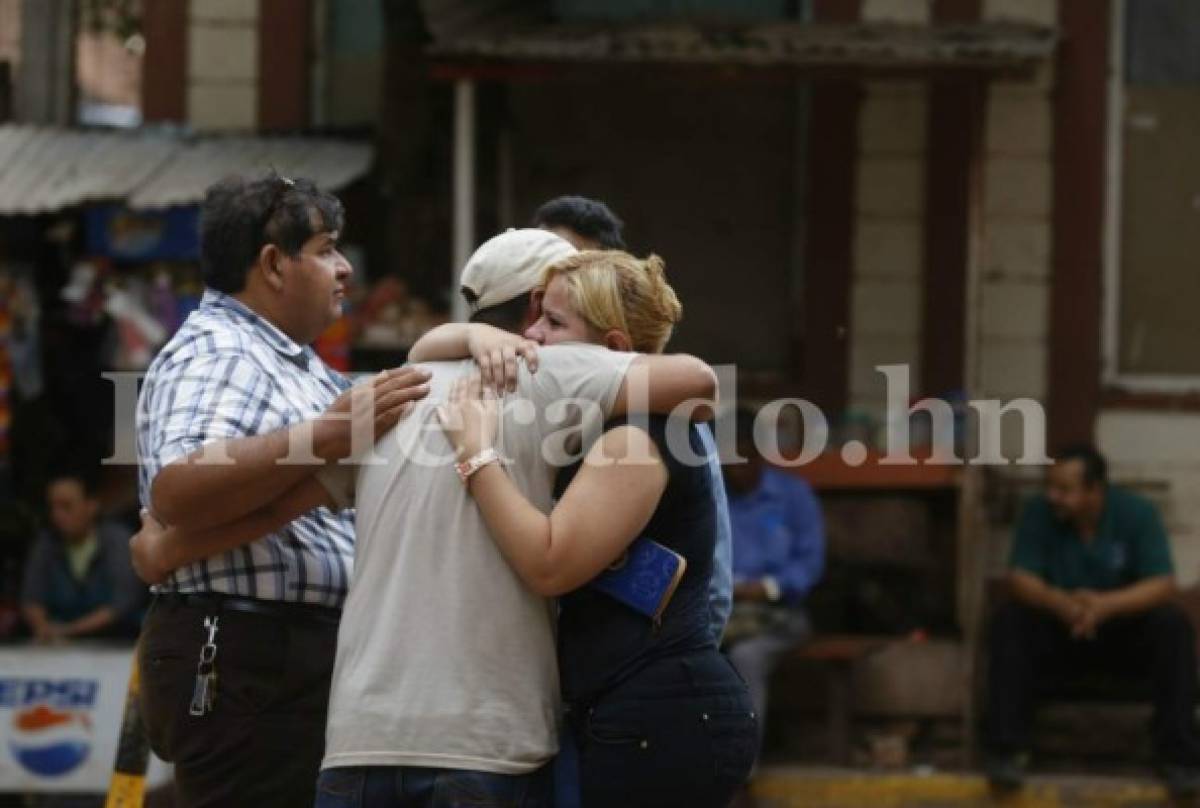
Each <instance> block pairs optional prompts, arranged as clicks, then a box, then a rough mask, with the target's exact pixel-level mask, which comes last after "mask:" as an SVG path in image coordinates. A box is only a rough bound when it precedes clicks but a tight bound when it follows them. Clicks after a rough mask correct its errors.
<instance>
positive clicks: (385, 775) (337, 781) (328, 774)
mask: <svg viewBox="0 0 1200 808" xmlns="http://www.w3.org/2000/svg"><path fill="white" fill-rule="evenodd" d="M552 791H553V782H552V778H551V769H550V767H549V766H544V767H542V768H541V769H538V770H537V771H535V772H531V773H530V774H519V775H512V774H493V773H491V772H479V771H466V770H460V769H423V768H416V767H412V766H348V767H345V768H334V769H324V770H322V772H321V776H320V777H319V778H317V803H316V808H466V807H467V806H471V808H551V806H552V805H553V799H552Z"/></svg>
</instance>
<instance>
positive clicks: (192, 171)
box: [0, 124, 372, 215]
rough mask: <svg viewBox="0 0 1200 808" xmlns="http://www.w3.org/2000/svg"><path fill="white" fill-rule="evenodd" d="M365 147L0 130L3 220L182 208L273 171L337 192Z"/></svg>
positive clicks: (363, 159)
mask: <svg viewBox="0 0 1200 808" xmlns="http://www.w3.org/2000/svg"><path fill="white" fill-rule="evenodd" d="M371 160H372V149H371V146H370V145H369V144H366V143H359V142H353V141H346V140H335V139H328V138H300V137H293V138H280V137H271V138H255V137H212V138H188V137H183V136H179V135H172V134H168V133H165V132H154V131H144V130H143V131H138V130H135V131H131V132H114V131H95V130H80V129H59V128H53V127H40V126H22V125H12V124H10V125H5V126H0V215H13V214H34V213H47V212H51V211H55V210H60V209H62V208H65V207H70V206H72V205H79V204H83V203H86V202H92V201H99V200H125V201H126V202H127V204H129V205H130V206H131V207H134V208H161V207H168V206H170V205H186V204H193V203H196V202H199V201H200V200H201V199H203V198H204V189H205V188H207V187H208V186H209V185H210V184H212V183H213V182H215V181H216V180H218V179H220V178H221V177H224V176H227V175H229V174H254V173H261V172H263V171H267V170H269V169H272V168H273V169H275V170H277V171H279V172H280V173H282V174H285V175H290V176H298V177H308V178H310V179H312V180H313V181H315V182H316V183H317V184H318V185H320V186H321V187H322V188H327V189H329V190H337V189H339V188H343V187H345V186H346V185H348V184H350V183H351V182H353V181H354V180H355V179H357V178H359V177H361V176H363V175H364V174H366V173H367V171H368V170H369V169H370V166H371Z"/></svg>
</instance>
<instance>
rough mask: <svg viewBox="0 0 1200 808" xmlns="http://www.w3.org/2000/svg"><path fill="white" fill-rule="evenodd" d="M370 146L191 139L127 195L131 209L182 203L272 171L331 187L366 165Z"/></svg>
mask: <svg viewBox="0 0 1200 808" xmlns="http://www.w3.org/2000/svg"><path fill="white" fill-rule="evenodd" d="M371 159H372V149H371V146H370V145H369V144H366V143H356V142H352V141H346V140H327V139H316V138H253V137H227V138H215V139H212V140H201V141H197V142H195V143H191V144H189V145H188V147H187V148H184V149H181V150H180V151H179V152H177V153H176V154H175V155H174V156H173V157H172V159H171V160H169V161H168V162H167V163H166V164H165V165H164V166H163V167H162V168H161V169H160V170H159V171H157V172H156V173H155V174H154V175H153V176H152V177H151V178H150V179H149V181H147V182H146V183H145V184H143V185H142V186H141V187H139V188H138V189H137V190H136V191H134V192H133V193H132V194H131V195H130V196H129V202H128V204H129V206H130V207H132V208H162V207H167V206H170V205H184V204H188V203H192V202H198V201H200V200H201V199H203V198H204V189H205V188H207V187H208V186H209V185H211V184H212V183H213V182H215V181H217V180H219V179H221V177H224V176H228V175H229V174H261V173H263V172H265V171H270V170H272V169H273V170H275V171H278V172H279V173H280V174H283V175H284V176H289V177H307V178H308V179H310V180H312V181H313V182H315V183H316V184H317V185H318V186H320V187H321V188H325V189H328V190H331V191H336V190H338V189H339V188H344V187H346V186H347V185H349V184H350V183H351V182H353V181H354V180H356V179H358V178H359V177H361V176H363V175H364V174H366V173H367V171H368V170H369V169H370V167H371Z"/></svg>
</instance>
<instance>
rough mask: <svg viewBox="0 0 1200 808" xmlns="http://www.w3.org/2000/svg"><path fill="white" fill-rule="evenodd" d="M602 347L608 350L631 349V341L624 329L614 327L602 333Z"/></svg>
mask: <svg viewBox="0 0 1200 808" xmlns="http://www.w3.org/2000/svg"><path fill="white" fill-rule="evenodd" d="M604 347H605V348H608V349H609V350H610V351H632V350H633V342H632V341H631V340H630V339H629V335H628V334H626V333H625V332H624V331H622V330H620V329H619V328H614V329H612V330H611V331H609V332H608V333H607V334H605V335H604Z"/></svg>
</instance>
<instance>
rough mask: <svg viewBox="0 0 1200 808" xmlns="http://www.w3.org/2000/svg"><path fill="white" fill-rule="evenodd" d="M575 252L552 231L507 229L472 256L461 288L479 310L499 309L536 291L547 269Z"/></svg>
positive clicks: (468, 261) (465, 270) (484, 244)
mask: <svg viewBox="0 0 1200 808" xmlns="http://www.w3.org/2000/svg"><path fill="white" fill-rule="evenodd" d="M576 252H578V250H576V249H575V248H574V247H572V246H571V244H570V242H568V241H567V240H566V239H563V238H560V237H559V236H556V235H555V234H554V233H551V232H550V231H549V230H540V229H537V228H524V229H521V230H511V229H510V230H505V231H504V232H503V233H501V234H500V235H498V236H495V237H493V238H490V239H488V240H487V241H485V242H484V243H483V244H481V245H480V246H479V249H477V250H476V251H475V252H474V253H472V255H471V257H470V258H469V259H468V260H467V265H466V266H465V267H463V271H462V280H461V282H460V286H461V287H462V288H463V289H464V290H466V291H468V292H470V293H471V296H472V297H473V298H474V299H475V304H474V307H475V309H476V310H479V309H487V308H491V307H492V306H498V305H500V304H501V303H507V302H508V301H510V300H512V299H513V298H515V297H518V296H520V295H523V294H525V293H526V292H531V291H533V290H534V289H536V288H537V285H538V284H539V283H541V281H542V273H543V272H545V271H546V267H548V266H550V265H551V264H553V263H555V262H556V261H561V260H562V259H564V258H566V257H568V256H570V255H574V254H575V253H576Z"/></svg>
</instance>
